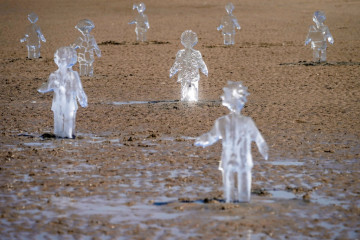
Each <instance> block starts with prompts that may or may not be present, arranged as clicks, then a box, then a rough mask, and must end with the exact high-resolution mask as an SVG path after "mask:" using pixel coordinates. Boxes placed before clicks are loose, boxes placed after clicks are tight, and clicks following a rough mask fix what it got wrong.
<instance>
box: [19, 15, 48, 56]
mask: <svg viewBox="0 0 360 240" xmlns="http://www.w3.org/2000/svg"><path fill="white" fill-rule="evenodd" d="M28 19H29V21H30V23H31V24H30V25H28V26H27V27H26V33H25V37H24V38H22V39H20V42H25V41H26V47H27V49H28V58H30V59H31V58H39V57H40V47H41V44H40V40H41V41H43V42H46V39H45V37H44V35H43V34H42V32H41V30H40V27H39V26H38V25H36V24H35V23H36V22H37V20H38V16H37V15H36V14H35V13H30V14H29V15H28Z"/></svg>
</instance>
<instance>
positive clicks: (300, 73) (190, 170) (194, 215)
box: [0, 0, 360, 239]
mask: <svg viewBox="0 0 360 240" xmlns="http://www.w3.org/2000/svg"><path fill="white" fill-rule="evenodd" d="M132 3H133V2H132V1H114V0H107V1H100V0H99V1H96V0H88V1H85V0H84V1H69V0H61V1H53V0H38V1H20V0H12V1H10V0H2V1H1V2H0V12H1V14H0V19H1V21H0V23H1V25H0V49H1V51H0V80H1V92H2V97H1V98H0V107H1V138H0V141H1V147H0V150H1V151H0V154H1V159H0V160H1V163H0V232H1V239H359V236H360V233H359V229H360V222H359V219H360V218H359V214H360V210H359V206H360V198H359V194H360V189H359V186H360V185H359V179H360V178H359V177H360V174H359V173H360V172H359V167H360V166H359V159H360V150H359V149H360V143H359V136H360V118H359V116H360V91H359V90H360V82H359V76H360V66H359V65H360V51H359V50H360V31H359V29H360V21H359V19H360V2H359V1H350V0H349V1H340V0H332V1H321V0H316V1H311V2H310V1H286V0H277V1H267V0H259V1H253V0H242V1H236V2H234V5H235V10H234V15H235V16H236V17H237V18H238V20H239V23H240V25H241V26H242V30H241V31H238V32H237V35H236V44H235V45H234V46H230V47H225V46H223V45H222V41H223V40H222V36H221V34H220V33H219V32H217V31H216V27H217V26H218V25H219V22H220V19H221V17H222V15H224V14H225V9H224V5H225V3H226V2H225V1H218V0H208V1H190V0H173V1H161V0H149V1H147V2H146V5H147V10H146V14H147V15H148V16H149V21H150V26H151V28H150V31H149V33H148V41H149V42H147V43H140V44H138V43H136V42H135V33H134V26H133V25H131V26H130V25H128V24H127V23H128V22H129V21H131V20H132V19H133V17H134V14H135V12H134V11H132V10H131V7H132ZM319 9H321V10H323V11H325V13H326V15H327V20H326V24H327V25H328V26H329V28H330V31H331V33H332V35H333V36H334V39H335V44H334V45H330V44H329V45H330V46H329V47H328V51H327V53H328V55H327V56H328V63H327V64H315V65H314V64H311V60H312V50H311V49H310V47H309V46H304V40H305V38H306V34H307V31H308V27H309V26H310V25H311V24H312V14H313V12H314V11H316V10H319ZM31 11H34V12H35V13H37V14H38V16H39V21H38V25H39V26H40V27H41V29H42V32H43V33H44V35H45V37H46V39H47V42H46V43H43V44H42V48H41V52H42V58H40V59H36V60H28V59H27V58H26V56H27V53H26V46H25V44H21V43H20V42H19V39H20V38H22V37H23V35H24V31H25V26H26V25H27V24H28V21H27V19H26V15H27V14H28V13H29V12H31ZM83 18H89V19H91V20H92V21H93V22H94V23H95V25H96V28H95V29H94V30H93V31H92V34H93V35H94V36H95V38H96V40H97V42H98V44H99V46H100V48H101V50H102V54H103V55H102V57H101V58H97V59H96V60H95V63H94V71H95V76H94V77H92V78H89V77H83V78H82V83H83V87H84V90H85V92H86V94H87V96H88V99H89V107H88V108H79V110H78V112H77V126H76V131H77V138H76V139H74V140H69V139H52V138H50V139H49V138H45V139H44V138H41V135H42V134H44V133H51V132H52V131H53V114H52V112H51V110H50V108H51V100H52V94H45V95H42V94H40V93H38V92H37V88H39V87H40V85H41V84H42V83H43V82H45V81H47V78H48V77H49V75H50V73H51V72H53V71H55V70H56V69H57V67H56V65H55V63H54V62H53V54H54V52H55V50H56V49H57V48H59V47H61V46H66V45H69V44H71V43H72V42H73V41H75V39H76V38H77V37H78V36H79V34H80V33H79V32H78V31H77V30H76V29H75V28H74V26H75V25H76V23H77V22H78V21H79V20H80V19H83ZM186 29H192V30H193V31H195V32H196V33H197V34H198V37H199V43H198V44H197V45H196V46H195V48H196V49H198V50H200V51H201V53H202V55H203V59H204V61H205V63H206V64H207V66H208V69H209V77H205V76H203V75H202V76H201V80H200V83H199V95H200V99H201V100H200V101H199V103H196V104H189V103H182V102H179V101H178V100H179V99H180V86H179V84H177V83H176V79H175V78H174V79H169V77H168V75H169V69H170V67H171V66H172V64H173V62H174V59H175V54H176V52H177V51H178V50H179V49H181V48H182V46H181V44H180V40H179V38H180V35H181V33H182V32H183V31H184V30H186ZM109 42H110V44H109ZM106 43H108V44H106ZM74 69H75V70H77V69H78V67H77V66H74ZM227 80H233V81H242V82H243V83H244V84H245V85H246V86H248V88H249V92H250V94H251V95H250V96H249V98H248V100H249V101H248V103H247V105H246V108H245V109H244V111H243V113H244V115H247V116H251V117H252V118H253V119H254V121H255V122H256V124H257V127H258V128H259V129H260V131H261V132H262V134H263V136H264V138H265V139H266V141H267V142H268V144H269V147H270V159H269V160H268V161H265V160H263V159H262V158H261V156H260V154H259V153H258V151H257V149H256V147H255V146H254V147H253V153H254V162H255V166H254V169H253V184H252V189H253V194H252V200H251V202H250V203H231V204H225V203H224V202H223V196H222V189H221V173H220V171H218V170H217V166H218V161H219V158H220V154H221V144H219V143H217V144H216V145H214V146H212V147H209V148H206V149H202V148H197V147H194V146H193V142H194V138H195V137H196V136H199V135H200V134H202V133H204V132H206V131H208V130H210V128H211V127H212V124H213V123H214V121H215V119H216V118H218V117H220V116H222V115H224V114H226V113H227V109H226V108H224V107H223V106H221V103H220V101H219V96H220V95H221V93H222V87H223V86H224V85H225V84H226V82H227ZM128 101H157V102H151V103H146V104H121V103H123V102H128Z"/></svg>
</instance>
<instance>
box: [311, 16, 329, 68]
mask: <svg viewBox="0 0 360 240" xmlns="http://www.w3.org/2000/svg"><path fill="white" fill-rule="evenodd" d="M325 19H326V17H325V13H324V12H322V11H316V12H315V13H314V15H313V21H314V22H315V24H316V25H315V26H314V25H312V26H310V29H309V33H308V36H307V38H306V40H305V45H307V44H309V43H310V42H311V48H312V49H313V59H314V62H319V61H320V62H325V61H326V47H327V44H326V41H329V43H331V44H334V38H333V37H332V35H331V33H330V31H329V28H328V27H327V26H326V25H324V21H325Z"/></svg>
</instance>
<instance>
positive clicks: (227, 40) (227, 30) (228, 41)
mask: <svg viewBox="0 0 360 240" xmlns="http://www.w3.org/2000/svg"><path fill="white" fill-rule="evenodd" d="M225 9H226V12H227V15H225V16H224V17H223V18H222V19H221V24H220V26H219V27H217V30H218V31H220V30H222V34H223V36H224V44H225V45H232V44H234V43H235V28H237V29H239V30H240V29H241V27H240V25H239V23H238V20H237V19H236V17H235V16H234V15H232V11H233V10H234V5H233V4H232V3H231V2H229V3H228V4H226V5H225Z"/></svg>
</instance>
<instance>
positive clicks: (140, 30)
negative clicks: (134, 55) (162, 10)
mask: <svg viewBox="0 0 360 240" xmlns="http://www.w3.org/2000/svg"><path fill="white" fill-rule="evenodd" d="M145 8H146V6H145V4H144V3H139V4H138V5H136V4H134V5H133V10H134V9H137V11H138V13H139V14H138V15H137V16H136V17H135V20H134V21H131V22H129V24H136V27H135V32H136V40H137V41H141V42H145V41H146V32H147V30H148V29H149V28H150V25H149V20H148V17H147V16H146V14H144V11H145Z"/></svg>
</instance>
